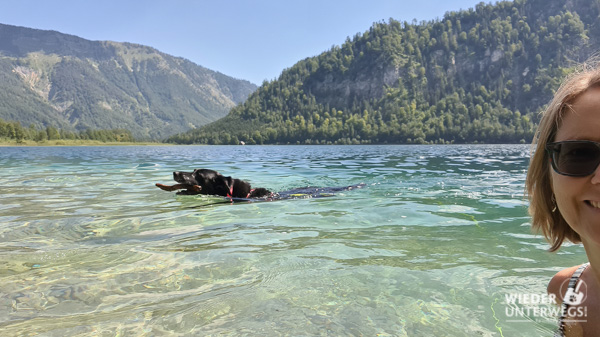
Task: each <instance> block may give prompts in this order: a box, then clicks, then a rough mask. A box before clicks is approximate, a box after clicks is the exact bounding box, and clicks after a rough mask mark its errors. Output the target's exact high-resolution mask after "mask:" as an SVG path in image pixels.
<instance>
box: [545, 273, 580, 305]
mask: <svg viewBox="0 0 600 337" xmlns="http://www.w3.org/2000/svg"><path fill="white" fill-rule="evenodd" d="M577 268H579V266H573V267H569V268H565V269H563V270H561V271H559V272H558V273H556V275H554V276H553V277H552V279H551V280H550V283H548V293H549V294H554V295H556V299H557V302H558V304H560V303H562V299H563V297H564V295H565V292H566V291H567V288H566V287H563V289H561V285H562V284H563V283H564V282H565V281H567V280H568V279H570V278H571V276H573V273H574V272H575V270H577ZM561 290H562V292H561Z"/></svg>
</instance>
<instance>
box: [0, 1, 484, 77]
mask: <svg viewBox="0 0 600 337" xmlns="http://www.w3.org/2000/svg"><path fill="white" fill-rule="evenodd" d="M479 2H481V0H395V1H393V0H368V1H367V0H363V1H357V0H302V1H291V0H246V1H244V0H211V1H205V0H196V1H192V0H143V1H142V0H90V1H88V0H0V8H1V9H0V23H4V24H10V25H16V26H23V27H30V28H38V29H48V30H56V31H59V32H61V33H67V34H72V35H77V36H80V37H83V38H85V39H89V40H111V41H117V42H133V43H139V44H143V45H147V46H150V47H154V48H156V49H158V50H160V51H162V52H165V53H167V54H171V55H174V56H180V57H184V58H186V59H188V60H191V61H192V62H194V63H196V64H199V65H201V66H204V67H206V68H209V69H212V70H216V71H219V72H221V73H223V74H225V75H228V76H232V77H235V78H239V79H244V80H248V81H250V82H253V83H255V84H257V85H260V84H261V83H262V82H263V80H273V79H276V78H277V77H278V76H279V75H280V74H281V72H282V71H283V70H284V69H285V68H289V67H291V66H292V65H294V64H295V63H296V62H297V61H299V60H301V59H304V58H306V57H311V56H315V55H318V54H320V53H321V52H323V51H326V50H328V49H329V48H331V46H333V45H340V44H342V43H343V42H344V41H345V40H346V37H353V36H354V35H355V34H357V33H363V32H364V31H366V30H368V29H369V27H371V25H372V24H373V23H374V22H377V21H382V20H383V21H387V20H388V19H389V18H394V19H396V20H399V21H408V22H411V21H412V20H413V19H416V20H417V21H422V20H425V21H428V20H432V19H435V18H442V17H443V16H444V13H446V12H448V11H458V10H460V9H468V8H473V7H474V6H475V5H476V4H477V3H479ZM485 2H486V3H489V2H490V1H485ZM494 2H495V1H494Z"/></svg>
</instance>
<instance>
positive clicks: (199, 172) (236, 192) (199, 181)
mask: <svg viewBox="0 0 600 337" xmlns="http://www.w3.org/2000/svg"><path fill="white" fill-rule="evenodd" d="M173 179H174V180H175V181H176V182H178V183H180V184H185V185H190V186H199V187H200V191H199V192H198V193H200V194H209V195H220V196H223V197H226V196H234V197H241V198H244V197H246V195H247V194H248V193H249V192H250V184H248V183H246V182H244V181H241V180H239V179H233V178H231V177H224V176H223V175H221V174H220V173H219V172H217V171H214V170H208V169H196V170H194V172H173Z"/></svg>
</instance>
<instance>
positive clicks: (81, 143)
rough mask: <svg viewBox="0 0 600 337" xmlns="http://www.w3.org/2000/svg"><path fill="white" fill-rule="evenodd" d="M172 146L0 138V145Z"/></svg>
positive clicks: (153, 143)
mask: <svg viewBox="0 0 600 337" xmlns="http://www.w3.org/2000/svg"><path fill="white" fill-rule="evenodd" d="M136 145H137V146H149V145H153V146H163V145H164V146H172V145H173V144H168V143H158V142H102V141H99V140H64V139H61V140H50V141H43V142H36V141H33V140H26V141H22V142H17V141H9V140H0V147H29V146H136Z"/></svg>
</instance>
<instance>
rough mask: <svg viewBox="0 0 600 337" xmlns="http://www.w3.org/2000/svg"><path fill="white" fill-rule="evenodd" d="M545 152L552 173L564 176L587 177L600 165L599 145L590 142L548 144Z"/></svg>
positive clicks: (569, 141)
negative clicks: (548, 158) (552, 170)
mask: <svg viewBox="0 0 600 337" xmlns="http://www.w3.org/2000/svg"><path fill="white" fill-rule="evenodd" d="M546 152H548V156H549V157H550V163H551V164H552V168H553V169H554V171H555V172H556V173H558V174H562V175H564V176H570V177H585V176H589V175H590V174H592V173H594V172H595V171H596V169H597V168H598V165H599V164H600V143H597V142H592V141H591V140H566V141H563V142H555V143H548V144H546Z"/></svg>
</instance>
